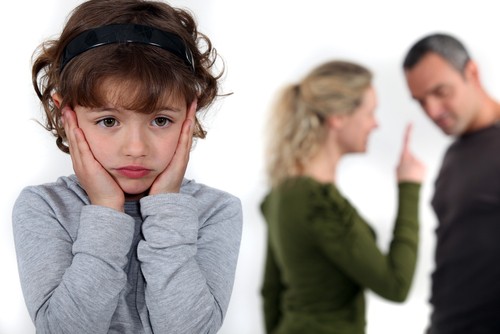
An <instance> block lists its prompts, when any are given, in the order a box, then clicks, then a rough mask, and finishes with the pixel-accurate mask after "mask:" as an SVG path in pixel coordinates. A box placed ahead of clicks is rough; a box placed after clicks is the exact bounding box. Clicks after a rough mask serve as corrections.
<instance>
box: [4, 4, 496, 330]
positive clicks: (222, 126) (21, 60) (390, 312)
mask: <svg viewBox="0 0 500 334" xmlns="http://www.w3.org/2000/svg"><path fill="white" fill-rule="evenodd" d="M78 3H79V1H75V0H71V1H70V0H59V1H57V0H44V1H34V0H28V1H10V2H6V3H3V4H2V5H0V25H1V26H0V34H1V41H2V51H1V53H0V57H1V61H0V66H1V72H0V73H1V79H0V85H1V86H0V94H1V101H2V103H3V107H2V108H1V113H2V122H0V127H1V129H0V136H1V137H0V139H1V140H0V145H1V151H0V152H1V154H2V159H1V163H0V177H1V184H2V190H1V196H2V197H1V198H2V200H1V202H0V203H1V206H2V207H1V209H0V214H1V215H2V216H1V220H0V222H1V224H0V238H1V239H0V258H1V261H2V262H1V263H2V264H1V267H2V269H1V272H2V273H1V274H0V296H1V298H0V334H26V333H27V334H29V333H34V332H35V331H34V328H33V326H32V324H31V321H30V319H29V317H28V314H27V311H26V307H25V305H24V300H23V297H22V293H21V290H20V286H19V282H18V274H17V265H16V259H15V253H14V246H13V240H12V228H11V210H12V205H13V203H14V200H15V199H16V197H17V195H18V193H19V192H20V190H21V189H22V188H23V187H24V186H26V185H30V184H39V183H43V182H50V181H54V180H55V179H56V178H57V177H58V176H60V175H67V174H71V173H72V168H71V163H70V159H69V157H68V156H67V155H65V154H63V153H61V152H59V150H58V149H57V148H56V145H55V143H54V141H53V138H52V137H51V136H50V135H49V134H48V133H47V132H46V131H45V130H43V128H42V127H41V126H40V125H38V124H37V123H36V122H35V121H34V120H36V119H41V115H42V114H41V109H40V107H39V105H38V101H37V100H36V97H35V94H34V92H33V90H32V88H31V73H30V70H31V69H30V61H31V54H32V52H33V50H34V49H35V47H36V46H37V45H38V44H39V43H40V42H41V41H42V40H44V39H45V38H47V37H53V36H56V35H57V34H59V32H60V30H61V28H62V26H63V24H64V20H65V18H66V16H67V14H68V13H69V11H70V10H71V9H72V8H73V7H74V6H75V5H76V4H78ZM494 3H495V2H493V1H483V0H479V1H474V2H471V1H461V0H441V1H431V0H421V1H418V2H409V1H391V0H380V1H370V0H350V1H339V0H330V1H326V0H324V1H319V0H309V1H289V0H280V1H271V0H252V1H234V0H233V1H231V0H204V1H202V0H198V1H196V0H184V1H183V0H176V1H173V2H172V4H174V5H178V6H182V7H187V8H190V9H192V11H193V12H194V13H195V15H196V17H197V19H198V22H199V24H200V31H202V32H205V33H206V34H207V35H208V36H209V37H210V38H211V39H212V42H213V44H214V45H215V47H216V48H217V50H218V51H219V53H220V54H221V55H222V56H223V58H224V60H225V62H226V75H225V81H224V91H225V92H232V93H234V94H233V95H231V96H229V97H226V98H223V99H221V100H220V102H219V103H218V104H216V106H215V107H214V108H213V109H212V110H211V111H210V112H209V114H208V115H207V117H206V124H207V127H208V137H207V139H206V140H204V141H199V142H198V144H197V146H196V148H195V150H194V152H193V154H192V158H191V163H190V164H191V165H190V167H189V170H188V175H187V176H188V177H190V178H195V179H196V180H197V181H199V182H203V183H207V184H209V185H212V186H215V187H218V188H221V189H224V190H227V191H229V192H231V193H234V194H235V195H237V196H239V197H240V198H241V200H242V203H243V208H244V230H243V238H242V243H241V250H240V257H239V263H238V269H237V273H236V281H235V285H234V290H233V296H232V299H231V304H230V307H229V310H228V313H227V317H226V320H225V323H224V326H223V328H222V330H221V331H220V333H224V334H240V333H241V334H244V333H248V334H258V333H263V327H262V314H261V299H260V297H259V289H260V285H261V279H262V267H263V260H264V248H265V242H264V240H265V233H266V230H265V226H264V222H263V220H262V217H261V215H260V213H259V210H258V208H259V203H260V200H261V199H262V197H263V195H264V193H265V192H266V186H265V177H264V173H263V157H264V156H263V148H264V147H263V129H264V125H265V121H266V115H267V111H268V108H269V106H270V103H271V100H272V98H273V96H274V93H275V92H276V91H277V89H279V88H280V87H281V86H282V85H284V84H286V83H288V82H290V81H295V80H298V79H299V78H300V77H301V76H302V75H303V74H305V73H306V72H307V71H308V70H310V69H311V68H312V67H313V66H316V65H317V64H319V63H320V62H322V61H325V60H329V59H333V58H337V59H348V60H352V61H356V62H359V63H361V64H364V65H365V66H367V67H369V68H370V69H371V70H372V71H373V72H374V74H375V86H376V89H377V91H378V96H379V108H378V119H379V123H380V127H379V129H378V130H377V131H376V132H375V133H374V134H373V135H372V137H371V142H370V146H369V152H368V153H367V154H365V155H357V156H351V157H348V158H346V159H345V160H344V161H343V162H342V164H341V168H340V171H339V175H338V178H339V186H340V187H341V189H342V191H343V192H344V193H345V194H346V195H347V196H348V197H349V198H350V199H351V201H352V202H354V203H355V205H356V206H357V208H358V210H359V211H360V212H361V213H362V215H363V216H364V217H365V218H366V219H367V220H368V221H369V222H370V223H371V224H372V225H373V226H374V227H375V229H376V230H377V232H378V235H379V238H378V241H379V244H380V247H381V248H382V249H384V250H385V249H387V245H388V242H389V241H390V233H391V229H392V224H393V218H394V215H395V210H396V201H395V196H396V193H395V190H396V184H395V178H394V174H395V173H394V170H395V166H396V163H397V160H398V155H399V150H400V147H401V138H402V135H403V129H404V126H405V124H406V123H407V122H410V121H411V122H413V123H414V125H415V131H414V137H413V140H412V147H413V149H414V151H415V152H416V154H417V155H418V156H419V157H420V158H421V159H422V160H423V161H424V162H425V163H426V164H427V166H428V173H427V179H426V181H425V184H424V186H423V191H422V195H423V200H422V203H421V217H422V221H421V248H420V252H419V261H418V265H417V271H416V276H415V280H414V285H413V287H412V289H411V291H410V294H409V297H408V300H407V301H406V302H405V303H403V304H394V303H391V302H387V301H384V300H382V299H380V298H379V297H377V296H375V295H373V294H371V293H367V296H368V311H367V312H368V313H367V318H368V326H367V332H368V333H369V334H378V333H381V334H382V333H383V334H390V333H406V334H412V333H422V332H423V331H424V329H425V328H426V326H427V322H428V317H429V312H430V308H429V304H428V298H429V291H430V280H429V277H430V273H431V272H432V267H433V259H432V256H433V249H434V242H435V241H434V229H435V226H436V220H435V217H434V215H433V213H432V210H431V208H430V205H429V201H430V196H431V193H432V190H433V180H434V177H435V175H436V173H437V168H438V166H439V163H440V160H441V156H442V154H443V151H444V149H445V147H446V146H447V144H448V143H449V139H447V138H445V137H444V135H442V134H441V133H440V132H439V131H438V129H437V128H436V127H435V126H434V125H432V124H431V123H430V121H428V120H427V119H426V118H425V116H424V115H423V113H422V112H421V111H420V110H419V108H418V106H417V105H416V104H415V103H414V102H413V101H411V99H410V96H409V94H408V91H407V89H406V83H405V82H404V77H403V74H402V71H401V62H402V58H403V56H404V54H405V52H406V51H407V49H408V47H409V46H410V45H411V44H412V43H413V42H414V41H415V40H416V39H418V38H420V37H422V36H423V35H424V34H427V33H429V32H435V31H442V32H449V33H452V34H455V35H456V36H458V37H460V38H461V39H462V40H463V41H464V42H465V44H466V45H467V46H468V47H469V49H470V51H471V53H472V56H473V57H474V58H476V60H477V61H478V62H479V68H480V71H481V74H482V78H483V82H484V83H485V85H486V87H487V89H488V90H489V91H490V93H491V94H492V95H493V96H495V97H498V94H499V89H498V86H499V84H500V82H499V80H500V73H499V71H500V64H498V61H497V60H498V59H500V43H499V38H498V29H492V28H496V27H497V24H496V23H497V21H498V5H495V4H494Z"/></svg>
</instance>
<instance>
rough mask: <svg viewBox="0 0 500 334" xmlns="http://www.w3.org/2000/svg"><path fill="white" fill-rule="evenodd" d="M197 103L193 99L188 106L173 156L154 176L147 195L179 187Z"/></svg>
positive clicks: (174, 189)
mask: <svg viewBox="0 0 500 334" xmlns="http://www.w3.org/2000/svg"><path fill="white" fill-rule="evenodd" d="M197 105H198V103H197V100H196V99H195V100H194V101H193V102H192V103H191V105H190V106H189V109H188V112H187V114H186V119H185V120H184V123H183V124H182V130H181V135H180V137H179V142H178V144H177V148H176V150H175V153H174V156H173V157H172V160H171V161H170V164H169V165H168V166H167V168H166V169H165V170H164V171H163V172H162V173H161V174H160V175H158V177H157V178H156V180H155V181H154V182H153V185H152V186H151V189H150V190H149V195H156V194H163V193H178V192H179V191H180V189H181V184H182V180H183V179H184V174H185V173H186V168H187V164H188V162H189V154H190V152H191V145H192V143H193V131H194V122H195V114H196V107H197Z"/></svg>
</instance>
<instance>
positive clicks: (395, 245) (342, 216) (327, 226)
mask: <svg viewBox="0 0 500 334" xmlns="http://www.w3.org/2000/svg"><path fill="white" fill-rule="evenodd" d="M398 188H399V208H398V213H397V218H396V222H395V225H394V229H393V238H392V241H391V244H390V247H389V251H388V253H387V254H382V252H381V251H380V250H379V248H378V247H377V244H376V242H375V238H374V235H373V233H372V231H371V229H370V228H369V226H368V225H367V224H366V222H364V221H363V219H362V218H361V217H360V216H359V215H358V213H357V212H356V210H355V209H354V208H353V207H352V206H351V205H350V204H349V202H348V201H347V200H346V199H344V198H343V197H342V196H340V194H338V193H334V192H336V190H335V189H336V188H331V187H330V190H325V192H324V193H323V194H316V195H317V196H319V197H321V198H317V199H318V203H319V204H318V206H317V207H316V208H315V210H313V211H314V212H312V213H311V214H312V216H311V218H312V221H313V230H314V233H315V235H316V237H317V239H318V241H319V244H320V247H321V248H322V249H323V251H324V253H325V254H326V255H327V256H328V257H329V258H330V260H331V261H332V262H333V263H335V264H336V265H338V266H339V267H340V268H341V269H342V270H343V271H344V272H345V273H346V274H347V275H349V276H350V277H352V279H353V280H355V281H356V282H358V284H360V285H361V286H363V287H366V288H369V289H371V290H373V291H374V292H375V293H377V294H379V295H380V296H382V297H384V298H386V299H389V300H392V301H398V302H402V301H404V300H405V299H406V297H407V294H408V291H409V289H410V286H411V282H412V279H413V274H414V271H415V265H416V260H417V251H418V230H419V225H418V203H419V190H420V185H419V184H415V183H401V184H399V187H398Z"/></svg>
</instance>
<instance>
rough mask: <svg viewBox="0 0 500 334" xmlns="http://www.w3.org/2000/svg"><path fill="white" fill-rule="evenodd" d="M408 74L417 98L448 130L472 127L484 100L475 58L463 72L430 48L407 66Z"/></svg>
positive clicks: (456, 131)
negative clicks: (429, 50)
mask: <svg viewBox="0 0 500 334" xmlns="http://www.w3.org/2000/svg"><path fill="white" fill-rule="evenodd" d="M405 76H406V81H407V84H408V88H409V89H410V92H411V95H412V96H413V98H414V99H415V100H416V101H417V102H418V103H419V104H420V106H421V107H422V108H423V109H424V111H425V113H426V114H427V116H429V118H430V119H431V120H432V121H433V122H434V123H435V124H436V125H437V126H439V127H440V128H441V130H443V132H444V133H446V134H448V135H454V136H457V135H460V134H463V133H465V132H468V131H470V130H471V126H473V122H474V121H475V119H476V117H477V115H478V111H479V102H480V101H479V97H478V94H477V92H478V89H477V87H478V85H477V72H476V71H475V67H474V66H473V65H472V62H471V61H469V63H468V64H467V65H466V68H465V70H464V74H461V73H460V72H458V71H457V70H456V69H455V68H454V67H452V66H451V65H450V64H449V63H448V62H447V61H445V60H444V59H443V58H442V57H441V56H439V55H437V54H435V53H432V52H430V53H428V54H427V55H425V56H424V57H423V58H422V59H421V60H420V62H418V63H417V64H416V65H415V66H414V67H413V68H412V69H410V70H406V71H405Z"/></svg>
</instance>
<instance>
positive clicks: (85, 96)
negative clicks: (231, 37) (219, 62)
mask: <svg viewBox="0 0 500 334" xmlns="http://www.w3.org/2000/svg"><path fill="white" fill-rule="evenodd" d="M126 23H130V24H141V25H146V26H151V27H154V28H157V29H160V30H164V31H167V32H170V33H173V34H175V35H177V36H179V37H180V38H181V39H182V40H183V41H184V43H185V45H186V47H187V48H189V50H190V51H191V53H192V55H193V60H194V71H193V68H191V67H189V66H188V65H186V64H185V62H184V61H183V59H181V58H179V57H178V56H176V55H174V54H173V53H170V52H168V51H165V50H163V49H161V48H158V47H155V46H149V45H144V44H134V43H115V44H109V45H105V46H100V47H96V48H93V49H90V50H88V51H85V52H83V53H82V54H80V55H78V56H76V57H75V58H73V59H72V60H71V61H70V62H69V63H68V64H67V65H66V66H65V67H64V69H63V70H61V58H62V54H63V51H64V48H65V46H66V45H67V44H68V43H69V42H70V41H71V40H72V39H73V38H75V37H76V36H77V35H78V34H80V33H82V32H83V31H85V30H88V29H93V28H97V27H101V26H104V25H109V24H126ZM216 59H217V52H216V51H215V49H214V48H213V47H212V44H211V42H210V40H209V39H208V37H207V36H205V35H204V34H202V33H200V32H198V31H197V26H196V22H195V19H194V17H193V15H192V14H190V13H189V12H188V11H186V10H183V9H179V8H173V7H171V6H169V5H168V4H166V3H163V2H159V1H148V0H90V1H86V2H84V3H82V4H81V5H80V6H78V7H76V8H75V10H74V11H73V12H72V13H71V15H70V17H69V19H68V21H67V23H66V26H65V27H64V29H63V31H62V33H61V35H60V37H59V39H54V40H48V41H46V42H44V43H42V44H41V45H40V46H39V47H38V48H37V51H36V52H35V54H34V61H33V68H32V81H33V86H34V88H35V91H36V93H37V95H38V97H39V98H40V100H41V102H42V105H43V108H44V111H45V116H46V117H45V122H44V126H45V128H46V129H47V130H48V131H50V132H51V133H52V134H53V135H54V136H55V137H56V143H57V146H58V147H59V149H61V150H62V151H63V152H66V153H68V152H69V149H68V146H67V145H66V143H65V142H66V134H65V133H64V127H63V126H62V122H61V108H62V106H66V105H69V106H70V107H74V106H76V105H80V106H84V107H102V106H104V105H105V103H106V100H105V99H106V94H105V91H106V90H105V89H103V87H102V86H103V85H104V81H105V80H106V79H113V81H115V80H117V81H118V82H124V83H126V84H128V86H129V87H131V88H132V90H131V91H130V94H131V96H132V97H134V98H132V99H127V100H128V101H129V102H128V103H127V105H125V106H123V107H125V108H127V109H130V110H137V111H141V112H144V113H149V112H152V111H154V110H156V108H157V107H160V106H161V105H160V104H161V103H162V101H164V100H165V98H169V97H178V96H183V97H184V98H185V100H186V104H187V105H189V103H191V102H192V101H193V100H194V99H196V98H197V99H198V110H200V109H204V108H206V107H208V106H209V105H210V104H211V103H212V102H213V101H214V99H215V98H216V96H217V95H218V90H219V87H218V80H219V79H220V78H221V76H222V73H223V69H222V70H221V71H220V72H219V73H218V74H213V73H212V72H213V70H214V67H215V66H214V65H215V61H216ZM115 82H116V81H115ZM55 93H57V94H58V95H59V96H60V97H61V99H62V101H61V103H60V105H59V107H58V105H56V103H55V102H54V100H53V98H52V96H53V94H55ZM205 135H206V132H205V130H204V129H203V128H202V126H201V124H200V122H199V121H198V119H196V122H195V131H194V137H198V138H205Z"/></svg>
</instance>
